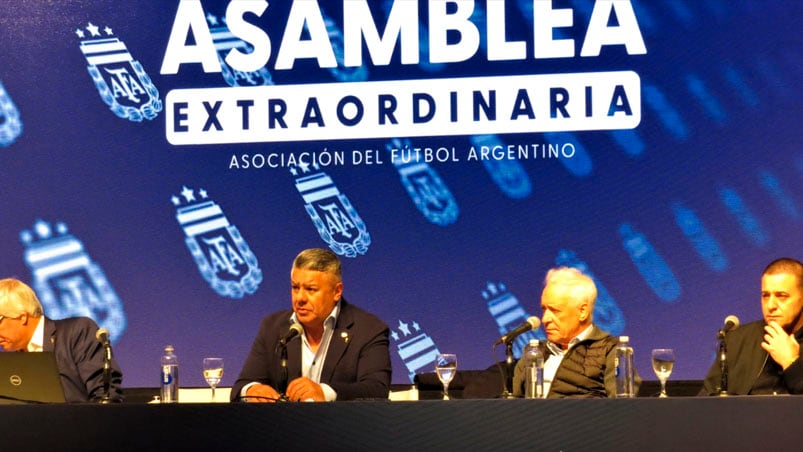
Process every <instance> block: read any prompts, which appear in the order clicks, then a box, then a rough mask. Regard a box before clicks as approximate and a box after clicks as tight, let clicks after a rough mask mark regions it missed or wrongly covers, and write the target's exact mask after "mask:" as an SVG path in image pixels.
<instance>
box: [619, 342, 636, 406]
mask: <svg viewBox="0 0 803 452" xmlns="http://www.w3.org/2000/svg"><path fill="white" fill-rule="evenodd" d="M615 364H616V397H635V396H636V391H635V385H634V384H633V378H634V376H635V372H634V371H633V348H632V347H631V346H630V338H629V337H628V336H619V345H617V346H616V362H615Z"/></svg>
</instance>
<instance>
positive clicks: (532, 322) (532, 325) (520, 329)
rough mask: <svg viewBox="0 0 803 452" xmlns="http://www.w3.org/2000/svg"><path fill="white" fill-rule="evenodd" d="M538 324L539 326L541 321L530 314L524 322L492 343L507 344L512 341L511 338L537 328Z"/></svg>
mask: <svg viewBox="0 0 803 452" xmlns="http://www.w3.org/2000/svg"><path fill="white" fill-rule="evenodd" d="M539 326H541V321H540V320H538V317H536V316H532V317H530V318H528V319H527V321H526V322H524V323H522V324H521V325H519V326H517V327H516V328H515V329H514V330H513V331H510V332H509V333H507V334H505V335H504V336H502V337H500V338H499V339H497V340H496V342H494V345H499V344H507V343H509V342H513V339H516V338H517V337H519V336H520V335H522V334H524V333H526V332H528V331H531V330H534V329H537V328H538V327H539Z"/></svg>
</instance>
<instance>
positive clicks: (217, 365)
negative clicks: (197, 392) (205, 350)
mask: <svg viewBox="0 0 803 452" xmlns="http://www.w3.org/2000/svg"><path fill="white" fill-rule="evenodd" d="M221 378H223V358H204V380H206V383H207V384H208V385H209V386H211V387H212V401H213V402H214V401H215V387H216V386H217V385H218V383H220V380H221Z"/></svg>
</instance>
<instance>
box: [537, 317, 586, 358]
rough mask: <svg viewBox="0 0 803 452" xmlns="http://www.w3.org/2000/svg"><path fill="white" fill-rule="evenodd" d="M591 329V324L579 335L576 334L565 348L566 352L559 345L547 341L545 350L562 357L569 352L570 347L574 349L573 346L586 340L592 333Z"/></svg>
mask: <svg viewBox="0 0 803 452" xmlns="http://www.w3.org/2000/svg"><path fill="white" fill-rule="evenodd" d="M593 329H594V325H593V324H591V325H588V327H586V329H584V330H583V331H581V332H580V334H578V335H577V336H575V337H573V338H572V340H570V341H569V346H568V347H566V350H563V348H562V347H561V346H560V345H558V344H555V343H554V342H551V341H547V343H546V346H547V348H549V351H550V352H552V354H553V355H562V354H564V353H566V352H568V351H569V350H571V349H572V347H574V346H575V345H577V344H579V343H580V342H583V341H584V340H586V339H588V336H590V335H591V331H593Z"/></svg>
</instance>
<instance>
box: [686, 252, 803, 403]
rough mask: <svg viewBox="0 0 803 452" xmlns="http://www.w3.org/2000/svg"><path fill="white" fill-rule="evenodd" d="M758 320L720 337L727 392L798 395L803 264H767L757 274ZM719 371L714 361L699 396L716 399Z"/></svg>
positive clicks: (802, 371)
mask: <svg viewBox="0 0 803 452" xmlns="http://www.w3.org/2000/svg"><path fill="white" fill-rule="evenodd" d="M761 311H762V313H763V314H764V320H758V321H755V322H750V323H748V324H746V325H744V326H742V327H741V328H739V329H737V330H734V331H732V332H730V333H728V335H727V336H726V338H725V346H726V350H727V355H726V356H727V359H726V364H727V369H728V380H727V382H728V385H727V386H728V387H727V389H728V391H727V392H728V394H738V395H747V394H803V362H801V360H800V343H801V341H802V340H803V264H801V263H800V261H797V260H795V259H791V258H781V259H777V260H775V261H773V262H772V263H770V264H769V265H768V266H767V267H766V268H765V269H764V273H762V276H761ZM721 382H722V372H721V370H720V364H719V361H718V360H717V361H715V362H714V364H713V365H712V366H711V370H710V371H709V372H708V375H707V376H706V377H705V381H704V385H703V390H702V391H701V394H702V395H705V394H708V395H719V394H720V392H721V387H720V386H721Z"/></svg>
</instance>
